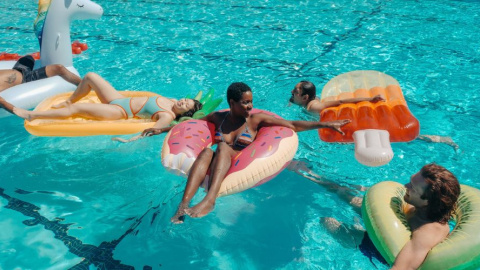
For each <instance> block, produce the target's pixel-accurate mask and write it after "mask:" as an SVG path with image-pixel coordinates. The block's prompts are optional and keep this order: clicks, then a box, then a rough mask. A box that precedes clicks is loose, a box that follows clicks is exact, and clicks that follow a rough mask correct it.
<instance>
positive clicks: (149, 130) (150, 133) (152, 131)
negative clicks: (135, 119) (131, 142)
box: [141, 128, 163, 137]
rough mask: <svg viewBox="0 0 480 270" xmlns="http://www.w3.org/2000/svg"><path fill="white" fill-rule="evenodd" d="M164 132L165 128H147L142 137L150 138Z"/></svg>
mask: <svg viewBox="0 0 480 270" xmlns="http://www.w3.org/2000/svg"><path fill="white" fill-rule="evenodd" d="M162 132H163V128H147V129H145V130H144V131H143V132H142V134H141V135H142V136H144V137H150V136H153V135H158V134H161V133H162Z"/></svg>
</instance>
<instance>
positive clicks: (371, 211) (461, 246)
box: [362, 181, 480, 270]
mask: <svg viewBox="0 0 480 270" xmlns="http://www.w3.org/2000/svg"><path fill="white" fill-rule="evenodd" d="M460 188H461V193H460V197H459V198H458V203H457V207H456V209H455V212H456V216H455V217H454V221H455V228H454V229H453V230H452V231H451V232H450V234H449V235H448V237H447V238H446V239H445V240H444V241H443V242H441V243H440V244H438V245H437V246H435V247H434V248H433V249H432V250H431V251H430V252H429V253H428V256H427V258H426V259H425V261H424V262H423V264H422V266H421V267H420V269H435V270H436V269H479V267H480V233H479V232H478V229H479V228H480V190H478V189H476V188H473V187H470V186H467V185H460ZM404 195H405V187H404V186H403V185H402V184H400V183H397V182H392V181H385V182H380V183H378V184H376V185H374V186H372V187H371V188H370V189H369V190H368V192H367V194H366V195H365V198H364V200H363V205H362V217H363V220H364V222H365V226H366V228H367V232H368V236H369V237H370V239H371V240H372V242H373V243H374V245H375V247H376V248H377V250H378V251H379V252H380V254H382V256H383V258H385V260H386V261H387V262H388V263H389V264H390V265H391V264H393V262H394V261H395V258H396V256H397V255H398V253H399V252H400V250H401V249H402V248H403V246H404V245H405V244H406V243H407V242H408V241H409V240H410V235H411V232H410V230H409V228H408V225H407V221H406V218H405V213H404V209H405V205H406V203H405V201H404V200H403V196H404Z"/></svg>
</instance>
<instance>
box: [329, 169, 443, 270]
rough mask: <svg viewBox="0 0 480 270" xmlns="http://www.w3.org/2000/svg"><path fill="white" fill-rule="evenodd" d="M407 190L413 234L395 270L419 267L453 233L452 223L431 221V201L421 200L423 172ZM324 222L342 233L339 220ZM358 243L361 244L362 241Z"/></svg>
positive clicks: (406, 212) (399, 254)
mask: <svg viewBox="0 0 480 270" xmlns="http://www.w3.org/2000/svg"><path fill="white" fill-rule="evenodd" d="M405 188H406V193H405V196H404V200H405V202H406V203H407V206H406V209H405V214H406V218H407V222H408V225H409V227H410V230H411V232H412V235H411V238H410V240H409V241H408V242H407V243H406V244H405V246H403V248H402V249H401V250H400V252H399V253H398V255H397V257H396V258H395V262H394V264H393V266H392V269H396V270H400V269H401V270H403V269H417V268H419V267H420V266H421V265H422V263H423V261H424V260H425V258H426V257H427V255H428V252H429V251H430V250H431V249H432V248H433V247H435V246H436V245H438V244H439V243H440V242H442V241H443V240H445V238H446V237H447V236H448V233H449V230H450V228H449V226H448V224H442V223H439V222H435V221H432V220H430V219H428V218H427V214H426V206H427V205H428V201H427V200H426V199H422V198H421V196H422V194H424V193H425V190H426V188H427V183H426V181H425V178H423V177H422V174H421V171H419V172H417V173H416V174H414V175H412V176H411V178H410V182H409V183H407V184H405ZM360 206H361V203H360V204H358V207H360ZM322 222H323V223H324V225H325V227H326V228H327V230H329V231H330V232H331V233H332V234H335V233H337V232H342V231H341V230H338V229H339V228H340V227H341V226H342V223H341V222H339V221H337V220H336V219H334V218H323V219H322ZM345 228H346V227H345ZM351 233H352V235H361V234H354V232H353V231H352V232H351ZM357 242H361V240H359V241H357Z"/></svg>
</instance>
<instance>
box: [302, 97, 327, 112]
mask: <svg viewBox="0 0 480 270" xmlns="http://www.w3.org/2000/svg"><path fill="white" fill-rule="evenodd" d="M305 109H306V110H307V111H308V112H309V113H319V112H321V110H322V109H323V106H322V102H321V101H320V99H318V97H317V98H315V99H314V100H311V101H310V102H308V104H307V106H306V107H305Z"/></svg>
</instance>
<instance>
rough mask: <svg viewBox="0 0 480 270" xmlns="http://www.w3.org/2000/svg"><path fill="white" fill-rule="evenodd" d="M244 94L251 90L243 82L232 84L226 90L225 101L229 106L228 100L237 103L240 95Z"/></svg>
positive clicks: (240, 97)
mask: <svg viewBox="0 0 480 270" xmlns="http://www.w3.org/2000/svg"><path fill="white" fill-rule="evenodd" d="M245 92H252V89H250V86H248V85H247V84H245V83H243V82H234V83H232V84H230V86H229V87H228V89H227V101H228V104H230V99H233V100H234V101H236V102H238V101H240V100H241V99H242V95H243V93H245Z"/></svg>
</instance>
